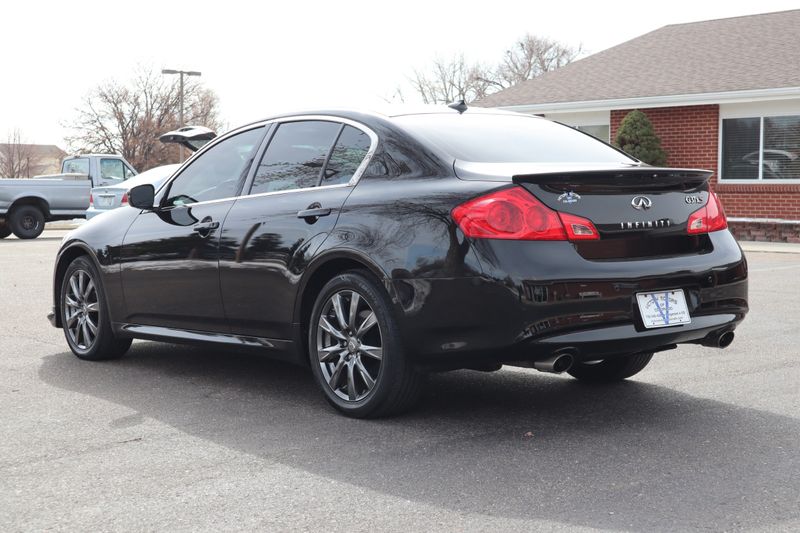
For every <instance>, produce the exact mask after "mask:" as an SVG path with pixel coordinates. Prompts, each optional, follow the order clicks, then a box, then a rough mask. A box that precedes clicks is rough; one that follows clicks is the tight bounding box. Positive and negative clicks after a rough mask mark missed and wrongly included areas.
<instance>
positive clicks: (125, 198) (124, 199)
mask: <svg viewBox="0 0 800 533" xmlns="http://www.w3.org/2000/svg"><path fill="white" fill-rule="evenodd" d="M120 205H128V193H127V192H124V193H122V200H121V201H120Z"/></svg>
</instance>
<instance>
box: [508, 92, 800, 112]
mask: <svg viewBox="0 0 800 533" xmlns="http://www.w3.org/2000/svg"><path fill="white" fill-rule="evenodd" d="M791 98H800V87H778V88H771V89H749V90H745V91H725V92H715V93H696V94H671V95H664V96H641V97H636V98H613V99H609V100H584V101H580V102H553V103H547V104H522V105H500V106H496V107H497V108H498V109H505V110H508V111H516V112H518V113H554V112H579V111H611V110H614V109H632V108H648V107H676V106H687V105H703V104H734V103H742V102H758V101H764V100H788V99H791Z"/></svg>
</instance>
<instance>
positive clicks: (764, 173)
mask: <svg viewBox="0 0 800 533" xmlns="http://www.w3.org/2000/svg"><path fill="white" fill-rule="evenodd" d="M475 105H479V106H483V107H499V108H503V109H508V110H513V111H519V112H523V113H532V114H537V115H543V116H544V117H546V118H549V119H552V120H557V121H559V122H563V123H565V124H568V125H571V126H574V127H576V128H579V129H581V130H584V131H586V132H588V133H591V134H592V135H594V136H596V137H598V138H600V139H603V140H604V141H613V139H614V137H615V134H616V132H617V128H618V127H619V124H620V121H621V120H622V118H623V117H624V116H625V115H626V114H627V113H628V112H630V111H631V110H633V109H640V110H642V111H643V112H645V113H646V114H647V115H648V117H649V118H650V120H651V121H652V122H653V125H654V128H655V130H656V134H657V135H658V136H659V137H660V138H661V142H662V146H663V148H664V149H665V150H666V151H667V152H668V156H669V157H668V164H669V165H670V166H680V167H694V168H705V169H709V170H713V171H714V173H715V175H714V177H713V178H712V180H713V181H712V183H713V186H714V189H715V190H716V191H717V192H718V193H719V196H720V198H721V199H722V202H723V204H724V206H725V210H726V212H727V214H728V217H729V221H730V225H731V227H732V229H734V231H735V233H737V236H739V237H743V238H747V239H757V240H765V239H767V240H779V241H791V242H800V10H793V11H783V12H779V13H767V14H762V15H752V16H746V17H735V18H728V19H719V20H709V21H703V22H694V23H690V24H676V25H671V26H665V27H663V28H661V29H658V30H655V31H653V32H650V33H647V34H645V35H642V36H641V37H637V38H636V39H633V40H630V41H627V42H625V43H623V44H620V45H618V46H615V47H613V48H609V49H608V50H604V51H602V52H598V53H596V54H594V55H591V56H589V57H586V58H584V59H581V60H579V61H575V62H574V63H571V64H569V65H567V66H566V67H564V68H561V69H559V70H556V71H552V72H548V73H546V74H544V75H542V76H540V77H538V78H535V79H533V80H529V81H526V82H523V83H520V84H518V85H516V86H514V87H510V88H508V89H505V90H503V91H500V92H498V93H495V94H493V95H491V96H488V97H486V98H485V99H483V100H481V101H480V102H477V103H476V104H475Z"/></svg>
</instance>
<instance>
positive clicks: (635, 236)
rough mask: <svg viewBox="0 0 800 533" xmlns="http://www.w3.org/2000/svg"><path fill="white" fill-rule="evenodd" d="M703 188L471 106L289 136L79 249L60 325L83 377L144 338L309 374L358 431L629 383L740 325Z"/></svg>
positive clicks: (742, 266)
mask: <svg viewBox="0 0 800 533" xmlns="http://www.w3.org/2000/svg"><path fill="white" fill-rule="evenodd" d="M709 176H710V172H707V171H704V170H691V169H668V168H655V167H650V166H647V165H644V164H642V163H641V162H639V161H637V160H635V159H632V158H630V157H628V156H627V155H625V154H624V153H622V152H620V151H618V150H616V149H615V148H613V147H611V146H609V145H607V144H605V143H603V142H601V141H598V140H596V139H594V138H592V137H590V136H588V135H586V134H584V133H581V132H579V131H577V130H574V129H572V128H569V127H567V126H563V125H560V124H556V123H553V122H550V121H547V120H545V119H542V118H538V117H532V116H527V115H519V114H513V113H505V112H500V111H494V110H480V109H465V108H464V106H459V105H454V106H453V107H452V108H448V107H442V108H441V109H439V108H435V109H426V110H424V111H417V112H410V111H405V110H403V111H398V112H395V113H390V114H378V113H372V112H353V111H320V112H316V113H313V114H310V113H305V114H287V115H283V116H276V117H273V118H270V119H267V120H262V121H260V122H255V123H253V124H250V125H247V126H244V127H242V128H239V129H237V130H235V131H231V132H230V133H228V134H226V135H223V136H221V137H219V138H217V139H215V140H214V141H212V142H210V143H209V144H208V145H206V146H205V147H203V148H202V149H201V150H200V151H199V152H198V153H197V154H195V155H194V157H192V158H191V159H190V160H189V161H188V162H186V163H185V164H183V165H182V166H181V167H180V168H179V169H178V170H177V171H176V172H175V173H174V174H173V175H172V176H171V177H170V178H168V179H167V180H166V181H165V182H164V184H163V185H161V186H160V187H159V188H158V190H155V189H154V187H153V186H152V185H140V186H138V187H135V188H133V189H131V191H130V192H129V204H130V205H129V206H127V207H123V208H120V209H116V210H114V211H111V212H109V213H108V214H106V215H104V216H102V217H98V219H96V220H93V221H91V222H89V223H87V224H85V225H83V226H82V227H81V228H79V229H77V230H75V231H73V232H72V233H70V234H69V235H67V236H66V237H65V239H64V242H63V244H62V247H61V250H60V252H59V254H58V258H57V262H56V265H55V275H54V290H53V298H54V304H55V305H54V309H53V313H52V314H51V316H50V319H51V322H52V323H53V324H54V325H55V326H57V327H61V328H63V330H64V333H65V336H66V340H67V343H68V344H69V347H70V349H71V350H72V351H73V352H74V353H75V355H77V356H78V357H80V358H82V359H89V360H99V359H110V358H114V357H118V356H120V355H122V354H123V353H124V352H126V351H127V350H128V348H129V347H130V345H131V340H132V339H150V340H157V341H169V342H190V343H210V344H214V345H216V346H219V347H221V348H224V347H226V346H228V347H234V346H235V347H241V348H252V349H255V350H260V351H263V352H264V353H267V354H271V355H272V356H273V357H277V358H281V359H285V360H288V361H292V362H296V363H298V364H301V365H307V366H309V367H310V368H311V370H312V373H313V376H314V379H315V380H316V382H317V383H318V385H319V387H320V389H321V390H322V392H323V394H324V395H325V397H326V399H327V400H328V401H329V402H330V403H331V404H332V405H333V406H334V407H336V408H337V409H339V410H340V411H341V412H343V413H345V414H347V415H349V416H355V417H375V416H384V415H389V414H392V413H397V412H400V411H402V410H404V409H407V408H409V407H410V406H411V405H412V404H413V402H414V401H415V399H417V398H418V397H419V395H420V392H421V389H422V384H423V381H424V376H425V374H426V373H428V372H430V371H439V370H448V369H458V368H472V369H478V370H495V369H498V368H500V367H501V365H504V364H507V365H517V366H527V367H532V368H537V369H539V370H543V371H549V372H564V371H566V372H568V373H569V374H571V375H572V376H574V377H575V378H577V379H580V380H586V381H603V382H609V381H617V380H621V379H625V378H628V377H630V376H632V375H634V374H636V373H637V372H639V371H640V370H642V369H643V368H644V367H645V365H647V363H648V362H649V361H650V359H651V357H652V356H653V354H654V353H656V352H661V351H665V350H670V349H673V348H676V347H677V345H679V344H687V343H689V344H702V345H706V346H714V347H725V346H727V345H728V344H730V342H731V341H732V340H733V330H734V329H735V328H736V326H737V325H738V324H739V323H740V322H741V321H742V320H743V318H744V316H745V314H746V313H747V309H748V307H747V264H746V261H745V258H744V256H743V254H742V251H741V249H740V248H739V246H738V244H737V243H736V241H735V240H734V238H733V236H732V235H731V233H730V232H729V231H728V229H727V222H726V219H725V215H724V212H723V210H722V206H721V205H720V202H719V199H718V198H717V197H716V196H715V195H714V193H713V192H712V191H711V190H710V189H709V184H708V179H709Z"/></svg>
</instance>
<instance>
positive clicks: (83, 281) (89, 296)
mask: <svg viewBox="0 0 800 533" xmlns="http://www.w3.org/2000/svg"><path fill="white" fill-rule="evenodd" d="M105 301H106V299H105V293H104V292H103V284H102V280H101V279H100V274H99V272H98V271H97V268H96V267H95V266H94V264H93V263H92V262H91V261H90V260H89V259H88V258H87V257H78V258H77V259H75V260H74V261H73V262H72V263H70V265H69V266H68V267H67V271H66V273H65V274H64V280H63V281H62V283H61V298H60V312H61V325H62V327H63V329H64V336H65V337H66V338H67V344H69V347H70V350H72V353H74V354H75V355H76V356H78V357H79V358H80V359H87V360H90V361H100V360H102V359H114V358H116V357H120V356H121V355H123V354H124V353H125V352H127V351H128V348H130V347H131V342H132V341H131V339H127V338H118V337H115V336H114V332H113V330H112V329H111V319H110V318H109V315H108V310H107V309H106V306H105Z"/></svg>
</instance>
